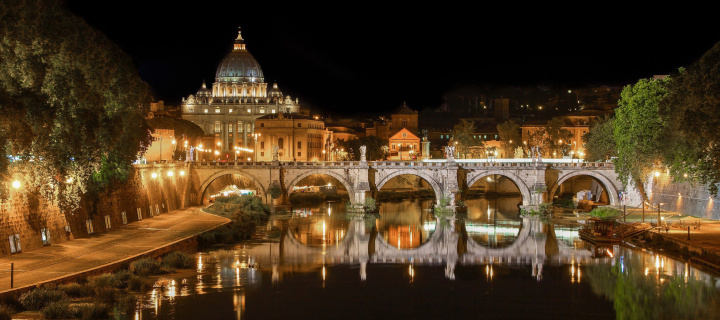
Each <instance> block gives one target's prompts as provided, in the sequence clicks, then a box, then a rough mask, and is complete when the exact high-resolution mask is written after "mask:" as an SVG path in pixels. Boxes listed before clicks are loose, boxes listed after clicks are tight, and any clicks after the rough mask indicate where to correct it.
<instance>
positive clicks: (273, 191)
mask: <svg viewBox="0 0 720 320" xmlns="http://www.w3.org/2000/svg"><path fill="white" fill-rule="evenodd" d="M267 191H268V194H269V195H270V197H271V198H273V199H277V198H280V196H281V195H282V189H281V188H280V186H278V185H277V184H274V185H272V187H270V188H268V190H267Z"/></svg>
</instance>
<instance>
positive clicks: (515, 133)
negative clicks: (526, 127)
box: [497, 120, 522, 158]
mask: <svg viewBox="0 0 720 320" xmlns="http://www.w3.org/2000/svg"><path fill="white" fill-rule="evenodd" d="M497 130H498V136H499V137H500V141H502V149H503V152H504V153H505V157H506V158H512V157H514V152H515V149H517V148H518V147H520V145H521V144H522V143H521V140H522V136H521V135H520V126H519V125H518V124H517V123H515V121H513V120H508V121H505V122H503V123H502V124H499V125H498V126H497Z"/></svg>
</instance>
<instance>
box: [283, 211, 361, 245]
mask: <svg viewBox="0 0 720 320" xmlns="http://www.w3.org/2000/svg"><path fill="white" fill-rule="evenodd" d="M292 212H293V215H292V218H291V219H290V221H288V227H289V228H290V231H291V232H292V233H293V236H295V238H296V239H297V240H298V241H300V242H301V243H302V244H305V245H308V246H317V247H322V246H328V245H333V244H337V243H338V242H340V241H341V240H342V239H343V237H344V236H345V232H346V231H347V229H348V220H347V219H346V218H345V202H328V203H324V204H322V206H320V207H315V208H308V207H298V208H293V211H292Z"/></svg>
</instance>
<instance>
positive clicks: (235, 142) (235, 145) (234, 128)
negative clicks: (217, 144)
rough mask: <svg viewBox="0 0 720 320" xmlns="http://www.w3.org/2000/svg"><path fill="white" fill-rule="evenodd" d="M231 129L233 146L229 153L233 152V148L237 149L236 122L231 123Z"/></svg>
mask: <svg viewBox="0 0 720 320" xmlns="http://www.w3.org/2000/svg"><path fill="white" fill-rule="evenodd" d="M232 127H233V144H232V148H230V152H235V147H237V136H238V131H239V130H238V127H237V121H233V122H232Z"/></svg>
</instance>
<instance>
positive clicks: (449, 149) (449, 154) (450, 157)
mask: <svg viewBox="0 0 720 320" xmlns="http://www.w3.org/2000/svg"><path fill="white" fill-rule="evenodd" d="M445 157H446V158H447V161H449V162H454V161H455V146H446V147H445Z"/></svg>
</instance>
